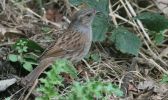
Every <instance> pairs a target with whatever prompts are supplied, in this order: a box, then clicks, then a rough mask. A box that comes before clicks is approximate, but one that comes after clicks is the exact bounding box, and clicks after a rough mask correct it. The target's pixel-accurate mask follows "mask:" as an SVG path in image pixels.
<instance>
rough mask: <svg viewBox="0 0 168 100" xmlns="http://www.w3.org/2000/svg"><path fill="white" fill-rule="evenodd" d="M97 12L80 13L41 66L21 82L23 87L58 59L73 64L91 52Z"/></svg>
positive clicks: (42, 57)
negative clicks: (93, 22) (63, 59)
mask: <svg viewBox="0 0 168 100" xmlns="http://www.w3.org/2000/svg"><path fill="white" fill-rule="evenodd" d="M95 13H96V11H95V10H94V9H85V10H81V11H78V12H77V13H76V14H75V15H74V16H73V19H72V22H71V23H70V25H69V27H68V29H67V30H65V31H64V33H63V34H61V35H60V36H59V37H58V39H57V40H56V41H55V42H54V43H53V44H52V45H50V46H49V47H48V48H47V50H46V51H45V52H44V53H43V55H42V56H41V57H40V62H39V65H38V66H37V67H36V68H35V69H34V70H33V71H32V72H31V73H29V74H28V75H27V76H26V77H24V78H23V79H22V80H21V84H22V85H30V84H31V83H33V82H34V81H35V80H36V79H37V78H38V77H39V76H40V74H41V73H42V72H43V71H44V70H45V69H46V68H47V67H48V66H49V65H51V64H52V63H53V62H54V61H55V60H56V58H66V59H69V60H70V61H72V62H78V61H80V60H81V59H82V58H83V57H84V56H85V55H86V54H87V53H88V51H89V49H90V46H91V42H92V28H91V23H92V21H93V19H94V16H95Z"/></svg>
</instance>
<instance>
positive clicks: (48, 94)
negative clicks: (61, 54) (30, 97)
mask: <svg viewBox="0 0 168 100" xmlns="http://www.w3.org/2000/svg"><path fill="white" fill-rule="evenodd" d="M61 73H69V74H70V76H71V77H73V78H76V77H77V72H76V70H75V68H74V67H73V66H72V64H71V63H70V62H68V61H67V60H65V59H58V60H57V61H56V62H55V63H54V64H53V65H52V69H51V70H50V71H48V72H45V74H46V78H42V79H40V81H41V83H42V85H40V87H39V88H37V91H39V92H40V93H42V96H40V97H37V98H36V100H51V99H53V98H54V99H57V100H80V99H82V100H94V99H95V98H97V99H105V98H106V97H107V96H109V95H111V94H112V93H114V94H115V95H116V96H122V95H123V92H122V91H121V90H120V89H119V88H118V87H117V86H115V85H113V84H111V83H105V82H101V81H94V80H93V81H87V82H84V83H79V82H74V83H73V84H72V86H71V89H70V92H67V93H66V95H64V96H62V95H61V94H60V93H59V92H58V91H59V88H56V87H55V86H57V87H60V86H61V87H64V85H63V84H62V82H63V80H64V79H63V77H62V76H60V74H61ZM105 100H107V99H105Z"/></svg>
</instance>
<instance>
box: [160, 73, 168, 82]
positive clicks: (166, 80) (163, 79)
mask: <svg viewBox="0 0 168 100" xmlns="http://www.w3.org/2000/svg"><path fill="white" fill-rule="evenodd" d="M161 82H162V83H168V75H166V74H163V76H162V80H161Z"/></svg>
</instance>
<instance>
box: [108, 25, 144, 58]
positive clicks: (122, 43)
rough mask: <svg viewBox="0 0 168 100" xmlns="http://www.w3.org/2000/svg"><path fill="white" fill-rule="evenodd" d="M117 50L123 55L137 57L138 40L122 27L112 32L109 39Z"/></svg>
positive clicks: (139, 45)
mask: <svg viewBox="0 0 168 100" xmlns="http://www.w3.org/2000/svg"><path fill="white" fill-rule="evenodd" d="M110 39H111V40H112V41H113V42H114V44H115V46H116V48H117V49H119V50H120V51H121V52H123V53H129V54H133V55H138V52H139V49H140V47H141V42H140V39H139V38H138V37H137V36H136V35H134V34H133V33H131V32H129V31H128V30H127V29H125V28H123V27H119V28H116V29H115V30H113V32H112V35H111V38H110Z"/></svg>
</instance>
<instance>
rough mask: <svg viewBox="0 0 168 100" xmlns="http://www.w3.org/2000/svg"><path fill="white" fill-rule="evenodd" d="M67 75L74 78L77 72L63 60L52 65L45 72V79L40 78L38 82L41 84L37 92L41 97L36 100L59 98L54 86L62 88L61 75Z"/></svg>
mask: <svg viewBox="0 0 168 100" xmlns="http://www.w3.org/2000/svg"><path fill="white" fill-rule="evenodd" d="M63 72H65V73H69V74H70V76H71V77H73V78H76V77H77V72H76V70H75V68H74V67H73V66H72V64H71V63H70V62H69V61H67V60H65V59H58V60H57V61H56V62H55V63H54V64H53V65H52V69H51V70H50V71H48V72H45V74H46V75H47V77H46V78H41V79H40V81H41V83H43V85H41V86H40V87H39V88H37V91H39V92H41V93H42V94H43V96H41V97H37V98H36V100H51V99H52V98H55V97H57V99H58V98H60V95H59V93H58V90H57V88H55V86H56V85H57V86H63V84H62V82H63V78H62V76H61V75H60V74H61V73H63Z"/></svg>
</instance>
